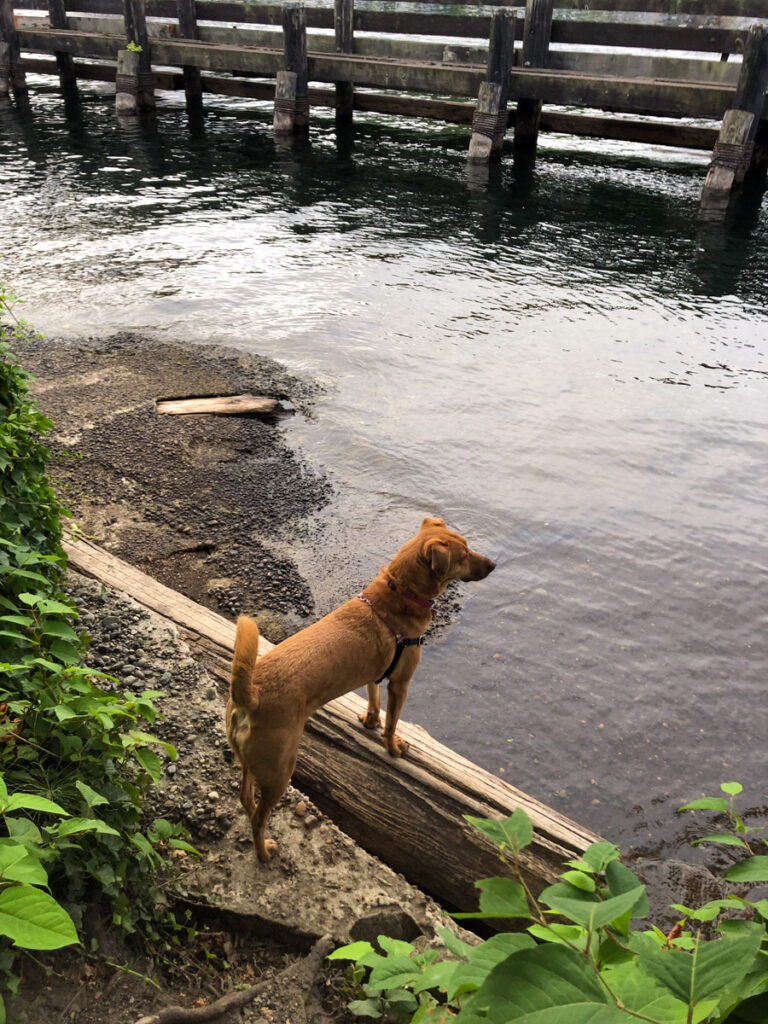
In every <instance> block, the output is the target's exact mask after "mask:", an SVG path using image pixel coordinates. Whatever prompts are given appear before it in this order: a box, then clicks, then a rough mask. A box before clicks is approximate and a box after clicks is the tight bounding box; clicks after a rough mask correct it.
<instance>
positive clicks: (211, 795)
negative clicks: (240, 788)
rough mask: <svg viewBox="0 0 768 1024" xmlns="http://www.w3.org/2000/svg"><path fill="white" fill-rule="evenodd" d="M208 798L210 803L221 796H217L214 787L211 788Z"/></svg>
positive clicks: (213, 802)
mask: <svg viewBox="0 0 768 1024" xmlns="http://www.w3.org/2000/svg"><path fill="white" fill-rule="evenodd" d="M208 799H209V800H210V801H211V803H212V804H215V803H216V801H217V800H220V799H221V797H220V796H219V794H218V793H217V792H216V790H215V789H212V790H211V791H210V793H209V794H208Z"/></svg>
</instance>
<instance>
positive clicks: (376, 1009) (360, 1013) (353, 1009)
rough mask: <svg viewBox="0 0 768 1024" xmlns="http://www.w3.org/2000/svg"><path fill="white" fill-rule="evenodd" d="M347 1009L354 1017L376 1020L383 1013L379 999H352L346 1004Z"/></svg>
mask: <svg viewBox="0 0 768 1024" xmlns="http://www.w3.org/2000/svg"><path fill="white" fill-rule="evenodd" d="M347 1009H348V1010H349V1011H350V1013H354V1015H355V1016H356V1017H373V1018H374V1019H376V1020H378V1019H379V1017H381V1016H382V1014H383V1012H384V1008H383V1005H382V1002H381V1000H380V999H353V1000H352V1002H351V1003H348V1004H347Z"/></svg>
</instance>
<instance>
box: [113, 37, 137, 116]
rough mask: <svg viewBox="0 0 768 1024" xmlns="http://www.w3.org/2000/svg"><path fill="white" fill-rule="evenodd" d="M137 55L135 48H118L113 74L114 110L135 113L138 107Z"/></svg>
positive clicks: (120, 112) (121, 112) (122, 112)
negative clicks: (115, 67) (115, 71)
mask: <svg viewBox="0 0 768 1024" xmlns="http://www.w3.org/2000/svg"><path fill="white" fill-rule="evenodd" d="M138 93H139V55H138V53H137V52H136V51H135V50H120V51H119V52H118V54H117V75H116V76H115V110H116V111H117V113H118V114H135V113H136V111H137V109H138Z"/></svg>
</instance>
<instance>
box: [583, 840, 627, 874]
mask: <svg viewBox="0 0 768 1024" xmlns="http://www.w3.org/2000/svg"><path fill="white" fill-rule="evenodd" d="M618 856H619V848H618V846H614V845H613V843H592V844H591V845H590V846H588V847H587V848H586V850H585V851H584V858H583V859H584V861H585V862H586V863H587V864H588V865H589V867H590V868H591V869H592V871H594V872H595V874H599V873H600V872H601V871H604V870H605V867H606V865H607V864H610V863H611V861H614V860H616V858H617V857H618Z"/></svg>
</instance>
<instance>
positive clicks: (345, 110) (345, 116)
mask: <svg viewBox="0 0 768 1024" xmlns="http://www.w3.org/2000/svg"><path fill="white" fill-rule="evenodd" d="M333 21H334V40H333V42H334V49H335V51H336V53H354V52H355V0H334V6H333ZM308 45H309V44H308ZM354 96H355V93H354V86H353V84H352V82H337V83H336V123H337V125H339V126H341V127H343V126H347V127H349V126H350V125H351V124H352V112H353V110H354Z"/></svg>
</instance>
